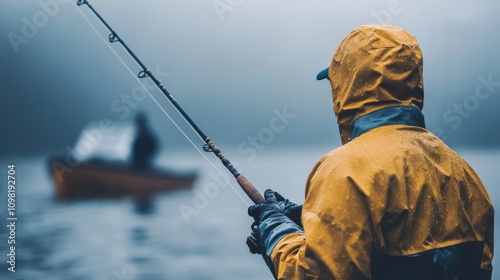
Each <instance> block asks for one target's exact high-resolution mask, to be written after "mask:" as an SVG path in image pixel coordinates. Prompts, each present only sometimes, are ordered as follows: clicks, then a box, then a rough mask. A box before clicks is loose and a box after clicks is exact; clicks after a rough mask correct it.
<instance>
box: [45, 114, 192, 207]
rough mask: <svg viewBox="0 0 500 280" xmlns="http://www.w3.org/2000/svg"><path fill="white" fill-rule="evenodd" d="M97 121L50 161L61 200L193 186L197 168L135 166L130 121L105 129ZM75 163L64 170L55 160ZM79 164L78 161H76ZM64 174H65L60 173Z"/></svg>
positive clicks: (140, 194)
mask: <svg viewBox="0 0 500 280" xmlns="http://www.w3.org/2000/svg"><path fill="white" fill-rule="evenodd" d="M99 125H100V124H98V123H95V122H94V123H90V124H88V125H87V126H86V127H85V128H84V129H83V131H82V133H81V134H80V137H79V139H78V140H77V142H76V144H75V146H74V148H72V149H68V152H69V153H68V155H66V156H60V157H53V158H51V159H50V160H49V166H50V169H51V170H50V175H51V176H52V179H53V181H54V185H55V188H56V197H57V199H60V200H65V199H78V198H97V197H120V196H136V197H151V196H152V195H154V194H156V193H160V192H166V191H171V190H178V189H186V188H191V187H192V186H193V184H194V181H195V180H196V177H197V175H196V171H184V172H180V171H176V170H173V169H165V168H159V167H144V168H133V167H132V165H131V164H130V157H131V155H130V154H131V152H130V150H131V149H130V147H131V146H132V142H133V139H134V135H135V127H134V125H133V124H131V123H114V124H113V130H112V131H111V132H110V131H104V130H103V129H102V124H101V127H100V126H99ZM68 158H71V159H72V161H73V164H72V165H71V166H69V165H68V166H66V168H65V170H64V172H59V171H58V170H56V168H54V163H58V164H59V165H64V163H66V162H67V161H68ZM75 162H76V163H78V164H76V166H75V164H74V163H75ZM61 173H62V174H61Z"/></svg>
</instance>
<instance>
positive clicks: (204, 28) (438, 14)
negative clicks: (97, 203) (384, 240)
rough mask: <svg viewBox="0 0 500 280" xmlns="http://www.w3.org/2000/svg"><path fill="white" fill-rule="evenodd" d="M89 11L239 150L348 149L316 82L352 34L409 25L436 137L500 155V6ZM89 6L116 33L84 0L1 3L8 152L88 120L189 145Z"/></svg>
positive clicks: (272, 5) (174, 4)
mask: <svg viewBox="0 0 500 280" xmlns="http://www.w3.org/2000/svg"><path fill="white" fill-rule="evenodd" d="M89 2H90V3H91V4H93V6H94V8H96V10H97V11H99V12H100V14H101V15H102V16H103V17H104V18H105V19H106V20H107V21H108V23H109V24H110V25H111V26H112V27H113V28H114V29H115V31H116V32H117V33H118V34H119V35H120V36H121V38H122V39H123V40H124V41H125V42H126V43H127V44H128V45H129V46H130V47H131V48H132V50H134V52H135V53H136V54H137V55H138V56H139V58H141V59H142V60H143V62H144V63H145V64H146V65H147V66H148V67H150V68H151V69H152V70H153V72H154V73H156V74H157V76H158V77H159V78H160V79H161V80H162V81H163V82H164V83H165V85H166V87H167V89H168V90H169V91H170V92H171V93H172V94H173V96H174V97H175V98H176V99H177V100H178V101H179V103H180V104H181V105H182V106H183V107H184V109H185V110H186V111H187V112H188V113H189V114H190V115H191V116H192V118H193V119H194V120H195V121H196V122H197V123H199V126H200V127H201V128H202V129H203V130H204V131H205V132H206V134H208V135H209V136H211V138H212V139H214V140H215V141H216V143H219V145H220V146H221V145H222V146H225V147H226V148H227V149H233V150H238V151H239V152H241V151H243V150H244V149H245V147H246V146H247V145H250V142H249V141H250V140H249V137H250V138H251V137H257V139H258V136H259V135H260V136H262V137H264V138H265V139H266V141H268V142H269V143H265V144H267V145H272V146H273V147H281V146H288V145H324V144H328V145H331V146H332V148H333V147H335V146H338V145H340V139H339V135H338V128H337V125H336V120H335V118H334V115H333V110H332V105H331V93H330V86H329V83H328V82H326V81H321V82H318V81H316V80H315V76H316V74H317V72H319V71H320V70H322V69H324V68H325V67H327V66H328V65H329V63H330V59H331V57H332V55H333V52H334V51H335V49H336V47H337V45H338V44H339V43H340V41H341V40H342V38H343V37H344V36H345V35H347V34H348V33H349V32H350V31H351V30H352V29H353V28H355V27H356V26H358V25H361V24H366V23H374V22H379V23H390V24H394V25H399V26H402V27H403V28H405V29H407V30H408V31H409V32H410V33H412V34H413V35H414V36H415V37H416V38H417V40H418V41H419V43H420V45H421V48H422V51H423V56H424V85H425V105H424V111H423V112H424V115H425V117H426V123H427V128H428V129H429V130H431V131H434V132H435V133H436V134H438V136H440V137H441V138H442V139H443V140H445V141H446V142H447V143H449V144H450V145H451V146H453V147H460V146H471V147H491V146H496V147H498V146H500V131H499V130H498V129H497V127H498V124H497V123H496V122H497V121H498V120H500V110H499V109H498V107H499V105H500V86H499V85H498V83H499V82H500V70H499V65H500V54H499V52H498V50H499V49H500V32H499V30H500V19H499V18H498V11H500V9H499V8H500V3H498V1H493V0H491V1H475V2H474V3H472V1H418V2H417V1H410V0H401V1H385V0H384V1H368V0H365V1H356V2H354V1H327V0H322V1H298V0H287V1H285V0H279V1H261V0H254V1H247V0H240V1H236V0H233V1H227V0H220V1H206V0H205V1H202V0H196V1H173V0H171V1H160V0H150V1H139V0H136V1H118V0H106V1H104V0H91V1H89ZM216 6H217V7H218V8H219V10H218V11H217V9H216ZM79 11H80V12H82V13H83V15H84V16H85V17H87V18H88V19H89V20H90V22H91V23H92V25H93V26H95V28H96V29H97V31H98V33H99V34H100V35H101V36H103V37H104V38H107V35H108V32H107V30H105V29H104V28H103V26H102V24H100V22H98V21H97V19H96V18H95V16H94V15H93V14H91V13H90V11H89V9H88V8H87V7H85V6H82V7H76V0H75V1H63V0H58V1H56V0H41V1H38V0H37V1H13V0H1V1H0V35H1V36H0V69H1V75H0V84H1V85H2V88H1V91H0V92H1V102H0V112H1V118H0V125H1V126H0V127H1V128H2V140H1V148H0V154H1V155H5V154H29V153H39V152H47V151H56V150H60V151H64V148H65V147H66V146H67V145H72V144H73V143H74V141H75V140H76V137H77V136H78V134H79V132H80V130H81V129H82V128H83V126H84V125H85V124H86V123H88V122H90V121H99V120H102V119H110V120H111V121H113V122H119V121H130V120H133V116H134V114H135V113H136V112H138V111H145V112H146V113H147V114H148V116H149V117H150V120H151V124H152V126H153V128H154V129H155V130H157V131H158V133H160V135H161V140H162V142H164V144H165V145H168V146H169V147H173V148H183V147H187V146H188V145H189V143H188V142H187V141H186V139H185V138H184V136H183V135H182V134H181V133H180V132H179V131H178V130H177V128H176V127H175V126H174V125H173V124H172V122H171V121H170V120H169V119H168V118H167V117H166V116H165V115H164V114H163V112H162V111H161V110H160V109H159V107H158V106H157V105H156V104H155V103H154V102H153V101H152V99H151V98H150V97H149V96H146V95H145V94H144V92H143V91H141V88H140V87H139V84H138V83H137V81H136V80H135V79H134V77H132V76H131V75H130V73H128V71H127V70H126V69H125V68H124V66H123V65H122V64H121V62H120V61H119V60H118V59H117V58H116V57H115V55H114V54H113V52H112V51H110V50H109V48H108V46H109V43H108V42H105V43H104V42H103V41H102V40H101V39H100V38H99V36H98V35H97V34H96V33H95V32H94V30H93V29H92V27H91V25H89V24H88V22H87V21H86V19H85V18H84V17H83V16H82V15H81V14H80V13H79ZM30 25H32V26H31V27H33V26H34V28H30ZM13 38H15V40H14V39H13ZM13 40H14V41H13ZM13 42H15V43H13ZM111 47H112V49H113V50H115V51H116V52H117V53H118V54H119V56H120V57H121V58H122V59H123V60H124V61H125V62H126V63H127V65H129V66H130V67H131V69H133V71H134V72H135V73H137V72H138V71H139V68H138V67H137V66H136V65H135V64H134V63H133V62H132V60H131V59H130V58H129V57H128V55H126V53H125V52H124V51H123V49H122V48H121V47H120V46H119V45H118V44H117V43H115V44H112V45H111ZM488 80H492V81H493V84H491V83H490V84H488V82H487V81H488ZM485 81H486V82H485ZM495 83H497V84H495ZM146 86H147V87H149V88H152V87H151V86H150V83H148V82H146ZM478 87H482V88H481V89H480V91H479V95H478V93H477V88H478ZM151 92H152V94H153V96H154V97H155V98H156V99H157V100H158V102H159V103H160V105H161V106H162V107H163V108H165V110H166V112H167V113H169V114H170V115H172V116H173V118H174V120H175V121H176V122H178V123H179V125H180V126H181V128H182V129H184V130H185V131H186V133H187V134H188V136H189V137H190V138H191V139H196V138H195V135H194V134H193V133H192V131H191V130H190V129H189V128H188V127H187V126H186V125H185V123H184V122H183V121H182V120H181V119H180V118H179V117H178V115H177V114H176V113H175V112H174V110H173V109H172V108H171V106H170V105H169V104H168V102H167V101H166V100H165V98H164V97H162V95H161V93H159V92H158V91H156V90H152V91H151ZM134 96H135V97H134ZM134 98H135V99H134ZM283 114H285V115H286V114H288V116H289V118H288V119H287V118H285V119H283ZM292 116H293V117H292ZM273 120H274V121H273ZM273 127H274V128H276V127H279V128H280V129H273ZM281 128H282V129H281ZM270 131H271V132H272V135H270V134H269V132H270ZM266 133H267V134H266ZM271 136H272V137H271ZM266 137H267V138H266ZM197 143H201V142H197ZM261 144H262V143H261Z"/></svg>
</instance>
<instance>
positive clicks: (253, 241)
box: [247, 222, 264, 255]
mask: <svg viewBox="0 0 500 280" xmlns="http://www.w3.org/2000/svg"><path fill="white" fill-rule="evenodd" d="M250 228H251V229H252V232H251V233H250V236H248V237H247V246H248V249H250V253H252V254H259V255H261V254H262V253H263V252H264V250H263V249H262V245H260V234H259V226H257V223H256V222H253V223H252V225H251V226H250Z"/></svg>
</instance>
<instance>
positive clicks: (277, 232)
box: [247, 190, 303, 277]
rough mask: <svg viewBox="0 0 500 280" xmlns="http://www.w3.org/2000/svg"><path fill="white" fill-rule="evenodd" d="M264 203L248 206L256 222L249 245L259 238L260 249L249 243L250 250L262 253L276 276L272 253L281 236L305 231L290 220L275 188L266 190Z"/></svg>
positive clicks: (248, 239) (249, 213) (248, 240)
mask: <svg viewBox="0 0 500 280" xmlns="http://www.w3.org/2000/svg"><path fill="white" fill-rule="evenodd" d="M264 199H265V203H264V204H259V205H252V206H250V207H249V208H248V215H250V216H252V217H253V218H254V220H255V222H254V223H253V224H252V232H254V231H255V232H256V233H255V234H252V235H251V236H249V238H247V245H249V243H250V244H252V243H253V242H252V240H257V243H258V244H259V245H260V249H256V248H257V247H254V246H251V245H249V246H248V247H249V248H250V252H252V250H253V251H255V252H257V253H258V251H260V253H261V254H262V257H263V258H264V261H265V262H266V264H267V266H268V267H269V269H270V270H271V272H272V273H273V275H274V276H275V277H276V274H275V272H274V265H273V263H272V262H271V253H272V252H273V250H274V247H276V244H278V242H279V241H280V240H281V238H283V237H285V236H287V235H289V234H292V233H295V232H303V230H302V228H301V227H299V226H298V225H297V224H296V223H294V222H293V221H292V220H290V219H289V218H288V217H287V216H285V214H284V213H283V210H282V208H281V207H280V206H279V205H278V201H277V200H276V195H275V192H274V191H273V190H266V192H265V193H264Z"/></svg>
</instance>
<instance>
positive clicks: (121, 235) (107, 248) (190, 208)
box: [0, 148, 500, 280]
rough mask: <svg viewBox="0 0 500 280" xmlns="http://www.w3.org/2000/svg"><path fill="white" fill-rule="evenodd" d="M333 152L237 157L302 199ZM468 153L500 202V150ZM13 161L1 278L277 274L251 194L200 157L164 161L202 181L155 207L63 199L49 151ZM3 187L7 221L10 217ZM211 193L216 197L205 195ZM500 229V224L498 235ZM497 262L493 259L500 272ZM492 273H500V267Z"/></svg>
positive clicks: (253, 173) (246, 169) (255, 176)
mask: <svg viewBox="0 0 500 280" xmlns="http://www.w3.org/2000/svg"><path fill="white" fill-rule="evenodd" d="M327 151H328V148H316V149H307V150H306V149H304V150H297V149H293V150H292V149H290V150H282V151H280V152H274V153H271V154H266V155H263V154H262V155H258V157H257V158H256V159H253V160H248V159H245V158H238V157H237V156H236V157H231V158H232V159H235V158H236V161H239V162H240V163H241V164H240V166H241V169H242V171H243V173H244V174H245V175H246V176H247V177H248V178H249V179H251V181H252V182H253V183H254V184H255V185H256V186H259V189H261V190H262V191H263V190H264V189H266V188H268V187H272V188H274V189H276V190H279V191H280V192H281V193H283V194H285V195H286V196H288V197H290V198H291V199H292V200H295V201H297V202H301V200H302V197H303V186H304V183H305V180H306V177H307V174H308V173H309V171H310V169H311V168H312V166H313V165H314V163H315V162H316V160H317V159H319V157H320V156H321V155H322V154H324V153H326V152H327ZM460 153H461V154H462V156H464V157H465V158H466V159H467V160H468V161H469V163H470V164H471V165H472V166H473V167H474V168H475V170H476V171H477V173H478V174H479V175H480V177H481V178H482V180H483V182H484V184H485V185H486V187H487V189H488V191H489V194H490V197H491V199H492V200H493V203H494V205H495V206H496V208H497V209H500V191H499V190H498V185H499V182H500V181H499V179H500V172H499V171H500V169H499V163H500V151H470V150H464V151H462V152H460ZM7 160H12V162H14V163H16V166H17V183H18V188H17V201H18V202H17V211H18V212H17V217H18V219H19V220H18V222H17V229H16V230H17V236H16V238H17V243H16V245H17V246H16V248H17V251H16V254H17V262H16V273H10V272H7V266H6V265H5V264H6V260H7V258H6V253H7V252H6V240H7V233H6V230H5V226H2V227H1V230H0V253H1V255H0V262H1V265H0V269H1V270H0V279H42V280H43V279H51V280H59V279H61V280H63V279H64V280H68V279H75V280H76V279H92V280H100V279H103V280H132V279H133V280H143V279H144V280H146V279H252V280H254V279H272V277H271V276H270V274H269V272H268V270H267V268H266V267H265V265H264V263H263V262H262V260H261V259H260V257H259V256H255V255H251V254H250V253H249V252H248V249H247V247H246V245H245V239H246V236H247V235H248V233H249V225H250V223H251V219H250V218H249V217H248V216H247V214H246V208H247V204H249V203H250V202H249V200H248V199H246V198H244V200H242V199H241V198H240V196H241V197H244V194H242V192H241V191H238V194H236V193H235V192H234V191H233V190H232V187H234V188H236V189H237V188H238V187H237V185H236V183H235V182H234V181H233V180H232V179H230V178H229V176H227V178H228V179H230V182H231V185H232V186H230V185H229V184H226V183H224V181H221V180H220V179H221V177H220V175H219V176H218V177H216V176H214V174H218V173H217V171H216V169H215V168H214V167H213V166H211V165H210V164H209V163H208V162H206V161H205V159H203V158H202V157H201V156H199V155H194V156H191V157H188V158H185V157H180V156H170V157H169V158H168V159H167V158H165V159H163V160H160V164H162V165H169V166H176V167H177V168H179V169H189V168H197V169H198V170H199V171H200V179H199V180H198V181H197V183H196V185H195V188H194V189H193V190H186V191H177V192H172V193H167V194H163V195H160V196H158V197H155V198H154V200H153V202H152V205H151V208H150V209H140V208H138V205H137V203H136V202H135V201H134V200H133V199H131V198H123V199H113V200H86V201H77V202H66V203H61V202H56V201H55V200H54V191H53V185H52V181H51V179H50V177H49V176H48V172H47V171H48V169H47V166H46V157H25V158H14V159H6V158H1V159H0V164H2V165H1V166H5V167H6V165H7V164H8V163H9V162H8V161H7ZM212 163H214V165H215V167H217V168H220V165H219V164H217V163H216V161H213V162H212ZM0 170H5V173H6V170H7V169H6V168H2V169H0ZM211 173H212V176H211V175H210V174H211ZM223 174H225V175H226V174H227V173H226V172H223ZM213 177H216V178H217V179H214V178H213ZM219 181H221V182H222V183H220V182H219ZM5 184H6V182H2V186H3V189H4V190H3V191H2V192H1V193H2V196H1V197H0V221H2V224H4V223H5V222H6V214H7V210H6V208H7V207H6V206H5V205H6V201H5V200H6V199H4V198H6V191H5V189H6V188H5ZM203 192H205V193H207V194H208V195H209V196H211V197H209V198H206V199H205V196H204V195H203V197H202V195H200V194H202V193H203ZM2 209H3V210H2ZM180 209H184V210H185V211H184V212H182V211H181V210H180ZM183 213H184V214H183ZM496 224H497V225H498V224H499V222H498V218H497V219H496ZM499 234H500V231H499V230H497V231H496V237H497V238H496V240H500V239H498V238H499V237H500V236H499ZM497 244H500V242H497ZM497 247H498V246H497ZM496 251H497V252H500V251H498V249H497V250H496ZM499 259H500V258H496V259H495V261H494V264H496V267H497V268H499V269H500V260H499ZM497 275H498V276H497ZM494 279H500V273H497V271H495V273H494Z"/></svg>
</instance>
